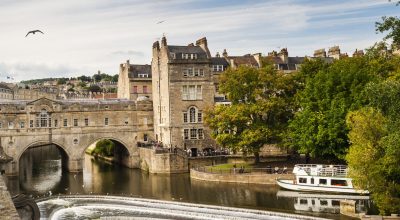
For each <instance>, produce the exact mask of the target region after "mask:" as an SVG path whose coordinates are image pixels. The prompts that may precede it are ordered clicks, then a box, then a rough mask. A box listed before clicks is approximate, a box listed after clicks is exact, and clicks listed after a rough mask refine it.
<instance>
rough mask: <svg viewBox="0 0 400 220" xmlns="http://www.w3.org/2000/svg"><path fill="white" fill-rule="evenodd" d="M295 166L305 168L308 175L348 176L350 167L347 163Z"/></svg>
mask: <svg viewBox="0 0 400 220" xmlns="http://www.w3.org/2000/svg"><path fill="white" fill-rule="evenodd" d="M295 167H297V168H299V169H302V170H304V171H305V172H306V173H307V174H308V175H316V176H338V177H346V176H347V173H348V169H347V166H346V165H325V164H297V165H295Z"/></svg>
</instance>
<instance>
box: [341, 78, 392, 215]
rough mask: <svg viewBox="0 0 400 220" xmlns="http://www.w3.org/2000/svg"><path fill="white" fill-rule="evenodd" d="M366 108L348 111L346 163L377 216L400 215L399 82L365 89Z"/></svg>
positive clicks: (374, 85)
mask: <svg viewBox="0 0 400 220" xmlns="http://www.w3.org/2000/svg"><path fill="white" fill-rule="evenodd" d="M366 94H368V99H369V106H370V107H365V108H362V109H360V110H358V111H353V112H350V113H349V114H348V116H347V120H346V122H347V125H348V126H349V128H350V132H349V140H350V143H351V146H350V149H349V152H348V154H347V156H346V160H347V162H348V165H349V167H350V176H351V177H352V178H353V180H354V184H355V185H356V186H357V187H360V188H364V189H368V190H369V191H370V192H371V193H372V197H373V200H374V201H375V202H376V204H377V206H378V208H379V210H380V212H381V214H390V213H399V212H400V132H399V128H400V120H399V115H400V108H399V106H400V100H399V99H398V97H399V95H400V82H398V81H392V80H387V81H384V82H380V83H371V84H370V85H368V86H367V87H366Z"/></svg>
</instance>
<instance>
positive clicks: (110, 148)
mask: <svg viewBox="0 0 400 220" xmlns="http://www.w3.org/2000/svg"><path fill="white" fill-rule="evenodd" d="M114 148H115V144H114V142H112V141H110V140H108V139H104V140H100V141H98V142H97V143H96V148H95V149H94V151H93V153H96V154H99V155H102V156H108V157H109V156H113V155H114Z"/></svg>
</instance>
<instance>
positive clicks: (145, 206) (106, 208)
mask: <svg viewBox="0 0 400 220" xmlns="http://www.w3.org/2000/svg"><path fill="white" fill-rule="evenodd" d="M38 206H39V209H40V210H41V216H42V218H41V219H99V218H101V219H133V218H134V219H152V220H154V219H177V220H180V219H196V220H197V219H199V220H203V219H204V220H205V219H237V220H242V219H243V220H244V219H254V220H257V219H260V220H261V219H265V220H267V219H278V220H279V219H318V218H315V217H307V216H301V215H294V214H286V213H278V212H269V211H261V210H250V209H242V208H231V207H223V206H211V205H202V204H193V203H181V202H170V201H161V200H152V199H142V198H133V197H119V196H60V197H59V198H48V199H42V200H40V201H38Z"/></svg>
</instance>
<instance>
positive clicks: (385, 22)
mask: <svg viewBox="0 0 400 220" xmlns="http://www.w3.org/2000/svg"><path fill="white" fill-rule="evenodd" d="M399 3H400V1H397V3H396V5H397V6H398V5H399ZM375 27H376V32H380V33H384V32H387V35H386V36H385V37H384V40H388V39H392V40H393V44H394V45H395V47H396V48H397V49H399V48H400V19H399V18H398V17H397V16H390V17H386V16H383V17H382V21H381V22H376V23H375Z"/></svg>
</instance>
